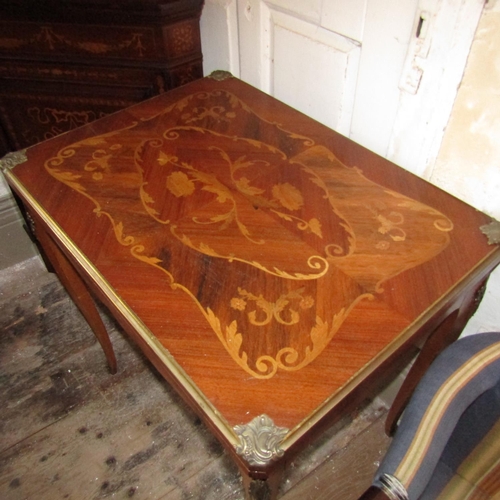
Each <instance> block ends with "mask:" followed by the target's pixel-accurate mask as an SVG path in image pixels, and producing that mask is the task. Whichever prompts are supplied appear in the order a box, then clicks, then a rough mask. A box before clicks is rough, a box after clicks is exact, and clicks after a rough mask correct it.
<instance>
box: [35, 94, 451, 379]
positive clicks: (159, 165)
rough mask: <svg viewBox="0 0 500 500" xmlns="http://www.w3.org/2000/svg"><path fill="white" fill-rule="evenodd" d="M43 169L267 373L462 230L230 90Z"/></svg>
mask: <svg viewBox="0 0 500 500" xmlns="http://www.w3.org/2000/svg"><path fill="white" fill-rule="evenodd" d="M256 128H258V134H255V133H254V132H252V131H254V130H255V129H256ZM200 151H203V154H200ZM70 159H71V161H69V160H70ZM75 160H78V161H75ZM45 167H46V169H47V170H48V172H49V173H50V174H51V175H52V176H53V177H55V178H56V179H58V180H59V181H61V182H63V183H64V184H66V185H67V186H69V187H70V188H71V189H74V190H76V191H78V192H79V193H81V194H82V195H83V196H86V197H88V198H89V199H90V200H92V201H93V203H94V205H95V210H94V212H95V214H96V215H97V216H105V217H107V218H108V219H109V221H110V223H111V224H112V227H113V230H114V234H115V237H116V239H117V241H118V242H119V243H120V244H121V245H124V246H126V247H129V249H130V254H131V255H132V256H133V257H134V258H136V259H138V260H140V261H142V262H144V263H146V264H148V265H151V266H154V267H156V268H158V269H159V270H161V271H162V272H163V273H165V275H166V276H167V278H168V280H169V283H170V286H171V287H172V289H173V290H179V291H183V292H185V293H186V294H188V295H189V296H190V297H191V299H192V300H193V301H194V303H195V304H196V305H197V306H198V307H199V309H200V311H201V312H202V313H203V315H204V316H205V318H206V320H207V321H208V323H209V324H210V326H211V327H212V330H213V332H214V333H215V334H216V335H217V337H218V339H219V340H220V342H221V343H222V345H223V346H224V347H225V349H226V350H227V352H228V353H229V354H230V355H231V357H232V358H233V360H234V361H235V362H236V363H237V364H238V365H239V366H240V367H241V368H242V369H244V370H245V371H246V372H247V373H248V374H250V375H251V376H253V377H256V378H260V379H265V378H270V377H273V376H274V375H276V374H277V373H278V371H279V370H286V371H293V370H300V369H302V368H303V367H305V366H307V365H308V364H310V363H311V362H312V361H313V360H315V359H316V358H317V357H318V356H319V355H320V354H321V352H322V351H323V350H324V349H325V347H326V346H327V345H328V343H329V342H330V340H331V339H332V338H333V336H334V335H335V334H336V332H337V331H338V330H339V328H340V327H341V325H342V323H343V322H344V321H345V320H346V318H347V317H348V316H349V314H350V312H351V311H352V309H353V308H354V307H356V305H357V304H358V303H359V302H360V301H362V300H370V299H374V297H376V295H377V294H380V293H383V287H382V284H383V283H384V282H385V281H387V280H388V279H390V278H392V277H394V276H396V275H398V274H400V273H401V272H403V271H405V270H408V269H410V268H412V267H415V266H417V265H420V264H422V263H424V262H426V261H428V260H430V259H432V258H433V257H434V256H435V255H437V254H438V253H440V252H441V251H442V250H443V249H444V248H445V247H446V246H447V245H448V242H449V235H448V232H449V231H450V230H452V228H453V224H452V222H451V221H450V220H449V219H448V218H447V217H446V216H445V215H443V214H442V213H440V212H438V211H437V210H435V209H433V208H431V207H429V206H427V205H424V204H423V203H420V202H418V201H415V200H412V199H410V198H408V197H406V196H403V195H401V194H398V193H396V192H394V191H391V190H388V189H386V188H384V187H383V186H380V185H378V184H376V183H374V182H372V181H370V180H369V179H368V178H366V177H365V176H364V175H363V173H362V172H361V171H360V170H359V169H358V168H355V167H347V166H346V165H344V164H342V163H341V162H340V161H339V160H338V159H337V158H336V157H335V155H334V154H333V153H332V152H331V151H330V150H329V149H327V148H326V147H324V146H322V145H320V144H316V143H315V142H314V141H313V140H312V139H310V138H308V137H305V136H302V135H299V134H297V133H294V132H293V131H289V130H286V129H285V128H284V127H283V126H282V125H280V124H278V123H272V122H270V121H266V120H263V119H262V118H261V117H259V116H257V114H256V113H255V112H254V111H253V110H252V109H251V108H250V107H249V106H248V105H247V104H246V103H245V102H243V101H242V100H241V99H239V98H238V97H237V96H235V95H233V94H231V93H229V92H227V91H225V90H213V91H210V92H198V93H195V94H192V95H190V96H188V97H185V98H183V99H182V100H179V101H178V102H176V103H174V104H173V105H171V106H170V107H168V108H167V109H164V110H162V111H161V112H159V113H158V114H155V115H153V116H150V117H149V118H147V119H143V120H140V121H137V122H135V123H131V124H130V125H129V126H128V127H127V128H124V129H121V130H117V131H113V132H110V133H107V134H103V135H100V136H96V137H93V138H90V139H85V140H82V141H81V142H78V143H75V144H73V145H71V146H69V147H66V148H64V149H62V150H61V151H59V153H58V154H57V156H55V157H53V158H51V159H50V160H48V161H47V162H46V164H45ZM117 184H119V185H120V189H121V196H120V197H116V198H114V197H112V196H110V193H113V192H114V191H115V190H114V188H113V186H115V185H117ZM346 190H349V193H350V195H349V196H346V195H345V194H346ZM124 200H126V206H125V203H124ZM185 262H191V266H190V268H191V267H192V271H190V270H186V269H185V267H186V266H185V265H184V263H185ZM227 266H233V271H232V272H231V273H225V272H224V270H225V269H226V268H227ZM226 274H227V275H228V276H229V275H230V278H228V282H227V283H224V286H222V285H221V283H220V282H219V280H220V277H221V276H226ZM238 276H242V277H245V284H244V285H242V284H241V283H239V282H238V278H237V277H238Z"/></svg>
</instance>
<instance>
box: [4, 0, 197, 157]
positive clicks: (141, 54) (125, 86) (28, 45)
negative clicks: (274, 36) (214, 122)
mask: <svg viewBox="0 0 500 500" xmlns="http://www.w3.org/2000/svg"><path fill="white" fill-rule="evenodd" d="M202 7H203V0H120V1H117V0H90V1H82V0H57V1H55V0H44V2H40V1H39V0H37V1H36V2H35V1H33V0H10V1H9V0H7V1H3V2H1V4H0V156H1V155H2V154H5V153H6V152H7V151H9V150H16V149H21V148H24V147H27V146H29V145H31V144H34V143H36V142H39V141H41V140H44V139H48V138H50V137H53V136H54V135H57V134H60V133H62V132H66V131H68V130H71V129H73V128H76V127H78V126H81V125H84V124H86V123H89V122H91V121H93V120H95V119H97V118H100V117H102V116H104V115H106V114H109V113H112V112H114V111H117V110H119V109H122V108H124V107H126V106H129V105H131V104H134V103H136V102H139V101H141V100H143V99H145V98H148V97H151V96H153V95H155V94H158V93H161V92H164V91H166V90H168V89H171V88H173V87H177V86H179V85H182V84H184V83H187V82H189V81H191V80H194V79H196V78H200V77H201V76H203V69H202V53H201V44H200V30H199V18H200V15H201V10H202Z"/></svg>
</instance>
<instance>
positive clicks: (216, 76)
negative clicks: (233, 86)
mask: <svg viewBox="0 0 500 500" xmlns="http://www.w3.org/2000/svg"><path fill="white" fill-rule="evenodd" d="M208 78H211V79H212V80H216V81H218V82H222V81H223V80H227V79H228V78H234V77H233V75H232V74H231V73H230V72H229V71H224V70H222V69H216V70H215V71H212V73H210V74H209V75H208Z"/></svg>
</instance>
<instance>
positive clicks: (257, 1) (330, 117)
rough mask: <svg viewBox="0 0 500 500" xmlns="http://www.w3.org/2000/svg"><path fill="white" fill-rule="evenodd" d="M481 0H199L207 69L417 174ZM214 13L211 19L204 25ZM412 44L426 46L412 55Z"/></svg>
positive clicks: (446, 105)
mask: <svg viewBox="0 0 500 500" xmlns="http://www.w3.org/2000/svg"><path fill="white" fill-rule="evenodd" d="M483 3H484V0H442V1H441V0H205V8H204V14H203V15H202V20H201V21H202V22H201V27H202V35H203V40H202V47H203V53H204V56H205V62H206V63H207V64H206V65H205V72H206V73H208V72H210V71H212V70H214V69H228V70H229V71H231V72H232V73H233V74H234V75H235V76H237V77H240V78H241V79H242V80H244V81H246V82H248V83H250V84H251V85H254V86H256V87H258V88H260V89H262V90H264V91H265V92H268V93H270V94H271V95H274V96H275V97H276V98H278V99H280V100H282V101H284V102H286V103H287V104H290V105H291V106H292V107H294V108H296V109H299V110H300V111H302V112H304V113H306V114H308V115H309V116H311V117H313V118H315V119H316V120H318V121H320V122H322V123H324V124H326V125H327V126H329V127H332V128H334V129H336V130H337V131H339V132H341V133H342V134H345V135H347V136H349V137H350V138H352V139H354V140H355V141H356V142H359V143H360V144H362V145H363V146H365V147H367V148H369V149H371V150H373V151H375V152H376V153H378V154H380V155H382V156H385V157H386V158H389V159H391V160H395V161H396V162H397V163H399V164H400V165H401V166H403V167H405V168H407V169H409V170H412V171H413V172H415V173H418V174H419V175H422V174H424V175H425V172H426V171H430V170H431V169H432V162H433V161H434V160H433V156H435V152H436V151H437V150H438V147H439V144H440V141H441V137H442V130H444V128H445V127H446V123H447V117H448V116H449V112H450V109H451V104H452V103H453V100H454V96H455V95H456V91H457V88H458V86H459V84H460V76H461V74H462V72H463V70H464V67H465V62H466V60H467V54H468V52H469V50H470V44H471V43H472V40H473V33H474V30H475V29H476V26H477V22H478V19H479V16H480V14H481V11H482V8H483ZM215 13H217V16H219V18H218V20H217V22H214V20H213V19H212V22H208V21H209V18H213V17H214V14H215ZM422 13H425V15H423V14H422ZM424 18H425V19H427V20H432V22H428V23H425V22H423V21H422V19H424ZM425 19H424V20H425ZM419 26H420V29H419ZM416 38H420V40H415V39H416ZM417 42H418V43H417ZM424 42H425V43H424ZM419 43H420V44H422V43H423V44H424V46H425V51H422V50H419V51H418V52H415V54H413V53H412V47H413V48H414V47H415V46H417V45H418V44H419ZM416 44H417V45H416ZM405 60H406V65H405ZM415 75H416V76H417V79H416V77H415ZM417 80H418V81H417ZM408 81H409V82H410V83H411V84H412V85H413V87H412V86H411V85H410V87H409V86H408V85H407V84H406V83H405V82H408ZM415 82H416V83H415ZM409 90H410V91H409ZM429 169H430V170H429Z"/></svg>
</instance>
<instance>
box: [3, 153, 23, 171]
mask: <svg viewBox="0 0 500 500" xmlns="http://www.w3.org/2000/svg"><path fill="white" fill-rule="evenodd" d="M25 161H28V156H27V155H26V149H22V150H20V151H14V152H12V153H7V154H6V155H5V156H4V157H3V158H0V171H2V172H6V171H7V170H12V169H13V168H14V167H15V166H16V165H19V164H20V163H24V162H25Z"/></svg>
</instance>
